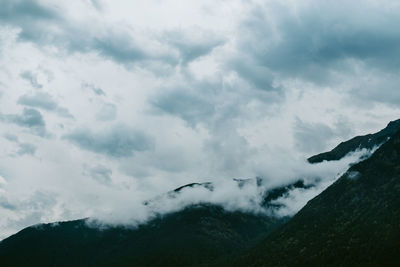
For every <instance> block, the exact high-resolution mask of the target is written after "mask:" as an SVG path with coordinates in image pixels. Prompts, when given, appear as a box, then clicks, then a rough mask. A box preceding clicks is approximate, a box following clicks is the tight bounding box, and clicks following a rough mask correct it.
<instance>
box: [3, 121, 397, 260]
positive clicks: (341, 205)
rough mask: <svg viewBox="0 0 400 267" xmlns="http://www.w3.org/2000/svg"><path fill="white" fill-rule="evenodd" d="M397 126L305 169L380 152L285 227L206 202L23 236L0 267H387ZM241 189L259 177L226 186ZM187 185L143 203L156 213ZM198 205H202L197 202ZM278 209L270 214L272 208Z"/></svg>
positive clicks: (7, 245) (274, 194) (45, 227)
mask: <svg viewBox="0 0 400 267" xmlns="http://www.w3.org/2000/svg"><path fill="white" fill-rule="evenodd" d="M399 128H400V120H399V121H394V122H391V123H389V125H388V126H387V127H386V128H385V129H384V130H382V131H380V132H378V133H376V134H373V135H366V136H361V137H356V138H353V139H351V140H349V141H347V142H344V143H341V144H340V145H339V146H337V147H336V148H335V149H333V150H332V151H331V152H327V153H323V154H320V155H317V156H314V157H311V158H310V159H312V160H310V159H309V161H310V162H311V163H317V162H321V161H323V160H337V159H340V158H341V157H343V156H345V155H346V154H347V153H349V152H351V151H354V150H356V149H357V148H372V147H374V146H376V145H380V144H382V143H385V142H386V141H387V140H389V141H387V142H386V143H385V144H384V145H382V146H381V147H380V148H379V149H378V150H377V151H376V152H375V153H374V154H373V155H372V156H371V157H370V158H369V159H367V160H365V161H363V162H361V163H358V164H355V165H353V166H352V167H351V168H350V169H349V170H348V172H347V173H346V174H345V175H344V176H343V177H341V178H340V179H339V180H337V182H335V183H334V184H333V185H332V186H330V187H329V188H328V189H327V190H325V191H324V192H323V193H322V194H320V195H319V196H317V197H316V198H314V199H313V200H311V201H309V203H308V204H307V205H306V206H305V207H304V208H303V209H302V210H301V211H300V212H299V213H298V214H296V215H295V216H294V217H293V218H292V219H290V218H278V217H276V216H274V215H273V213H271V214H269V215H268V216H267V215H265V214H253V213H246V212H240V211H237V212H228V211H226V210H224V209H223V208H222V207H221V206H218V205H212V204H209V203H206V202H205V203H199V204H197V205H190V206H188V207H186V208H184V209H183V210H181V211H178V212H174V213H169V214H165V215H159V216H158V217H156V218H154V219H152V220H150V221H149V222H148V223H146V224H142V225H139V226H137V227H136V228H126V227H122V226H114V227H107V228H104V227H97V226H96V225H92V224H91V223H88V222H89V221H88V220H86V219H83V220H76V221H69V222H60V223H55V224H40V225H37V226H32V227H28V228H25V229H24V230H22V231H20V232H19V233H17V234H15V235H13V236H11V237H9V238H7V239H5V240H3V241H1V242H0V266H2V267H3V266H223V265H225V266H231V265H237V266H357V265H358V266H384V265H388V266H395V264H394V263H396V262H395V259H396V258H395V256H397V254H398V253H399V252H400V229H399V228H400V224H399V222H400V197H399V196H400V133H395V130H396V129H399ZM234 180H235V181H236V182H237V186H238V187H239V188H242V187H244V186H246V185H248V184H249V183H253V184H254V183H255V185H256V186H262V180H261V179H260V178H255V179H234ZM313 186H315V185H314V184H307V183H305V181H304V180H303V179H298V180H297V181H296V182H294V183H290V184H286V185H282V186H279V187H275V188H270V189H268V190H267V191H265V192H262V193H263V195H262V199H263V201H262V203H261V204H262V206H263V207H265V208H267V209H271V210H274V209H279V208H281V207H280V206H279V205H280V204H279V205H278V204H276V203H279V202H276V200H277V199H279V198H281V197H287V196H288V195H289V194H290V192H291V191H292V190H296V189H309V188H311V187H313ZM199 187H201V188H205V189H207V190H209V191H213V190H214V189H215V187H214V185H213V184H212V183H209V182H208V183H191V184H187V185H184V186H181V187H179V188H176V189H175V190H171V191H169V192H167V193H166V194H165V195H163V196H160V197H157V198H155V199H152V200H149V201H148V202H145V203H144V204H145V205H152V204H153V203H154V202H158V203H157V204H161V205H162V203H163V202H162V201H163V199H165V198H178V197H179V196H180V194H181V193H183V192H187V191H186V190H194V189H196V188H199ZM205 201H206V200H205ZM277 205H278V206H277Z"/></svg>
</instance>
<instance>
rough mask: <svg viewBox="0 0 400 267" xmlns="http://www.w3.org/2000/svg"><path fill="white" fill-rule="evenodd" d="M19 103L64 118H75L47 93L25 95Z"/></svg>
mask: <svg viewBox="0 0 400 267" xmlns="http://www.w3.org/2000/svg"><path fill="white" fill-rule="evenodd" d="M17 103H18V104H21V105H24V106H28V107H33V108H41V109H44V110H47V111H54V112H56V113H57V114H58V115H60V116H62V117H66V118H73V116H72V115H71V114H70V113H69V111H68V110H67V109H66V108H63V107H60V106H59V105H58V104H57V102H56V101H55V100H54V98H53V97H52V96H51V95H49V94H47V93H43V92H36V93H35V94H33V95H28V94H27V95H23V96H21V97H20V98H19V99H18V101H17Z"/></svg>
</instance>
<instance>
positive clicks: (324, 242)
mask: <svg viewBox="0 0 400 267" xmlns="http://www.w3.org/2000/svg"><path fill="white" fill-rule="evenodd" d="M399 255H400V132H397V133H396V134H395V135H393V136H392V138H391V139H390V140H389V141H388V142H386V143H385V144H383V145H382V146H381V147H380V148H379V149H378V150H377V151H376V152H375V153H374V154H373V155H372V156H371V157H370V158H369V159H367V160H365V161H363V162H360V163H358V164H356V165H353V166H352V167H351V168H350V169H349V170H348V171H347V172H346V173H345V174H344V175H343V176H342V177H341V178H339V179H338V180H337V181H336V182H335V183H334V184H332V185H331V186H330V187H328V188H327V189H326V190H325V191H324V192H322V193H321V194H320V195H318V196H317V197H315V198H314V199H312V200H311V201H309V202H308V204H307V205H306V206H305V207H304V208H303V209H302V210H300V211H299V212H298V213H297V214H296V215H295V216H294V217H293V218H292V219H291V220H290V221H288V222H287V223H286V224H284V225H282V227H280V228H279V229H277V230H276V231H275V232H274V233H272V234H271V235H269V236H268V237H267V238H266V239H265V240H263V241H262V242H260V243H259V244H258V245H257V246H256V247H255V248H252V249H251V250H250V251H249V252H248V253H247V254H246V256H243V257H242V258H240V259H239V260H238V261H236V262H235V264H233V263H229V266H231V265H236V266H398V265H399Z"/></svg>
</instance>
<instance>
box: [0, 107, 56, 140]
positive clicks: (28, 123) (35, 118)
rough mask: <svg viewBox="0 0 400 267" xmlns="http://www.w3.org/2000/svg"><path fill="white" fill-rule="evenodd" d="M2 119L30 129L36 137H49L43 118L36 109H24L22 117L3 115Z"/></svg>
mask: <svg viewBox="0 0 400 267" xmlns="http://www.w3.org/2000/svg"><path fill="white" fill-rule="evenodd" d="M1 118H2V119H3V120H5V121H6V122H9V123H14V124H16V125H19V126H21V127H25V128H28V129H29V130H30V131H31V132H32V133H33V134H35V135H39V136H41V137H46V136H47V135H48V133H47V131H46V123H45V121H44V119H43V116H42V114H41V113H40V112H39V111H38V110H36V109H33V108H24V109H23V111H22V114H21V115H16V114H8V115H2V116H1Z"/></svg>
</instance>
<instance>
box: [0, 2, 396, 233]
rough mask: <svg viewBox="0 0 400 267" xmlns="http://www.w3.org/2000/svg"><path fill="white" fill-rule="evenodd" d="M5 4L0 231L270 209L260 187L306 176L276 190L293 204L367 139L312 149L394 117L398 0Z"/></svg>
mask: <svg viewBox="0 0 400 267" xmlns="http://www.w3.org/2000/svg"><path fill="white" fill-rule="evenodd" d="M0 7H1V8H0V63H1V64H0V147H1V148H2V149H1V150H0V239H3V238H6V237H8V236H9V235H11V234H14V233H16V232H17V231H19V230H21V229H23V228H24V227H27V226H30V225H33V224H38V223H45V222H54V221H64V220H71V219H78V218H86V217H91V218H94V219H97V220H99V221H100V222H104V223H112V224H120V223H123V224H132V225H134V224H137V223H138V222H143V221H146V220H148V219H149V218H151V217H152V216H153V215H154V214H155V213H165V212H171V211H177V210H179V209H182V208H183V207H185V206H186V205H189V204H194V203H200V202H208V203H213V204H220V205H223V206H224V207H225V208H226V209H228V210H231V211H232V210H240V211H251V212H255V213H266V212H271V209H268V208H265V207H261V206H260V201H262V197H261V195H262V192H265V191H267V190H269V189H273V188H276V187H280V186H287V185H289V184H291V183H295V182H296V181H298V179H303V181H304V183H305V184H312V185H313V186H311V187H308V188H296V189H294V190H292V191H291V192H290V194H289V195H285V196H283V197H281V198H279V199H278V200H276V203H275V204H277V205H278V206H279V205H280V206H279V207H281V208H279V209H277V210H274V211H273V212H275V213H276V215H278V216H287V215H293V214H294V213H296V212H297V211H298V210H299V209H300V208H301V207H302V206H304V205H305V204H306V202H307V201H308V200H310V199H311V198H312V197H314V196H316V195H317V194H319V193H320V192H321V191H322V190H324V189H325V188H326V187H327V186H329V185H330V184H332V183H333V182H334V181H335V179H337V178H338V177H339V176H340V175H341V174H343V172H345V171H346V170H347V169H348V167H349V166H350V164H353V163H355V162H358V161H359V160H360V157H361V158H363V159H364V158H365V157H366V156H367V155H369V154H370V153H371V150H360V151H357V152H355V153H353V154H350V155H347V156H346V157H345V158H342V159H341V160H339V161H328V162H326V161H325V162H321V163H317V164H310V163H309V162H307V158H309V157H310V156H313V155H316V154H318V153H321V152H324V151H329V150H330V149H332V148H333V147H335V145H337V144H339V143H340V142H341V141H344V140H347V139H349V138H351V137H354V136H356V135H364V134H368V133H374V132H377V131H378V130H380V129H383V128H384V127H385V126H386V125H387V123H388V122H389V121H393V120H395V119H398V118H400V108H399V105H398V104H399V103H400V90H399V88H398V85H399V84H400V81H399V77H400V75H399V70H400V68H399V60H398V59H399V58H400V55H399V53H400V50H399V43H400V31H399V30H398V29H397V28H398V25H399V22H400V21H399V20H400V17H399V16H398V14H399V12H400V4H399V3H398V2H397V1H390V0H384V1H372V0H371V1H369V0H368V1H344V0H339V1H337V0H336V1H330V0H329V1H317V0H305V1H285V2H283V1H274V0H271V1H261V0H253V1H242V0H230V1H226V0H217V1H215V0H214V1H211V0H205V1H187V0H186V1H184V0H178V1H173V0H163V1H160V0H146V1H144V0H135V1H129V3H128V2H127V1H122V0H114V1H107V0H80V1H50V0H16V1H15V0H0ZM376 148H377V147H375V148H374V149H376ZM369 149H370V147H369ZM372 151H373V150H372ZM257 177H259V178H261V179H262V183H261V184H257V179H256V178H257ZM234 179H242V180H245V179H249V180H248V181H247V182H246V183H244V185H242V186H239V184H240V181H241V180H239V182H238V181H237V180H236V181H235V180H234ZM205 182H209V183H212V185H213V190H209V189H208V188H207V187H204V186H197V187H194V188H190V189H188V188H186V189H185V188H184V189H182V190H181V192H180V193H179V194H177V195H176V196H174V197H172V198H171V197H170V195H168V192H171V191H173V190H174V189H176V188H178V187H180V186H183V185H186V184H190V183H205Z"/></svg>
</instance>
